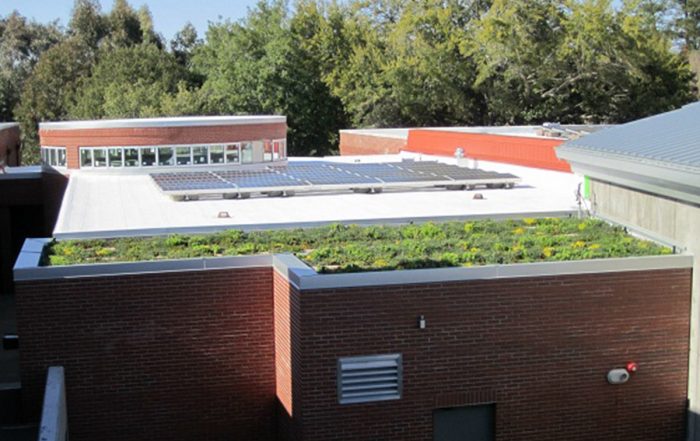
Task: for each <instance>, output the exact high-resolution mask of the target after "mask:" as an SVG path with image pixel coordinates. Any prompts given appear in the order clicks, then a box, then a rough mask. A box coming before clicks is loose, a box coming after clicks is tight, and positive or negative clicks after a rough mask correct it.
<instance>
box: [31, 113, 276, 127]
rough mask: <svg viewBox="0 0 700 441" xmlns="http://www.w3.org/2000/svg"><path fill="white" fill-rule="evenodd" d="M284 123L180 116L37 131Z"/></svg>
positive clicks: (270, 119)
mask: <svg viewBox="0 0 700 441" xmlns="http://www.w3.org/2000/svg"><path fill="white" fill-rule="evenodd" d="M286 122H287V117H286V116H280V115H230V116H229V115H227V116H181V117H169V118H136V119H99V120H88V121H61V122H45V123H40V124H39V129H40V130H75V129H115V128H116V129H122V128H145V127H157V128H162V127H199V126H228V125H244V124H279V123H286Z"/></svg>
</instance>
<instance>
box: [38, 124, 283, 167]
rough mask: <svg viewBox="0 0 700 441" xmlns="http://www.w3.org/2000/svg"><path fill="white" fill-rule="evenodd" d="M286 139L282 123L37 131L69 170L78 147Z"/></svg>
mask: <svg viewBox="0 0 700 441" xmlns="http://www.w3.org/2000/svg"><path fill="white" fill-rule="evenodd" d="M286 136H287V125H286V124H285V123H276V124H246V125H242V124H241V125H220V126H189V127H185V126H180V127H143V128H115V129H72V130H69V129H60V130H56V129H41V130H39V137H40V139H41V145H42V146H50V147H66V161H67V165H68V168H69V169H71V168H79V167H80V158H79V148H80V147H108V146H117V147H121V146H149V145H176V144H210V143H211V144H215V143H225V142H237V141H254V140H260V139H279V138H286Z"/></svg>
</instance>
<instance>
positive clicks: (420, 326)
mask: <svg viewBox="0 0 700 441" xmlns="http://www.w3.org/2000/svg"><path fill="white" fill-rule="evenodd" d="M426 324H427V323H426V321H425V316H424V315H421V316H419V317H418V329H425V326H426Z"/></svg>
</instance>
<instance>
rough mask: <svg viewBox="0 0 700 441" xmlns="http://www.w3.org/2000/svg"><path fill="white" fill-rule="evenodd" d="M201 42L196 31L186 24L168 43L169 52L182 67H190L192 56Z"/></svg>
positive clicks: (189, 24) (190, 24)
mask: <svg viewBox="0 0 700 441" xmlns="http://www.w3.org/2000/svg"><path fill="white" fill-rule="evenodd" d="M202 43H203V42H202V40H201V39H200V38H199V36H198V35H197V29H195V27H194V26H193V25H192V23H190V22H187V24H185V26H184V27H183V28H182V29H180V30H179V31H178V32H177V33H176V34H175V36H174V37H173V39H172V40H171V41H170V51H171V52H172V53H173V55H175V58H176V59H177V61H178V62H179V63H180V64H182V65H183V66H187V67H191V60H192V55H193V54H194V52H195V51H196V50H197V49H198V48H199V47H201V46H202Z"/></svg>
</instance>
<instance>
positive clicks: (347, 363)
mask: <svg viewBox="0 0 700 441" xmlns="http://www.w3.org/2000/svg"><path fill="white" fill-rule="evenodd" d="M402 374H403V366H402V357H401V354H388V355H374V356H368V357H346V358H339V359H338V402H339V403H340V404H352V403H366V402H371V401H385V400H397V399H399V398H401V392H402V385H401V383H402Z"/></svg>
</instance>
